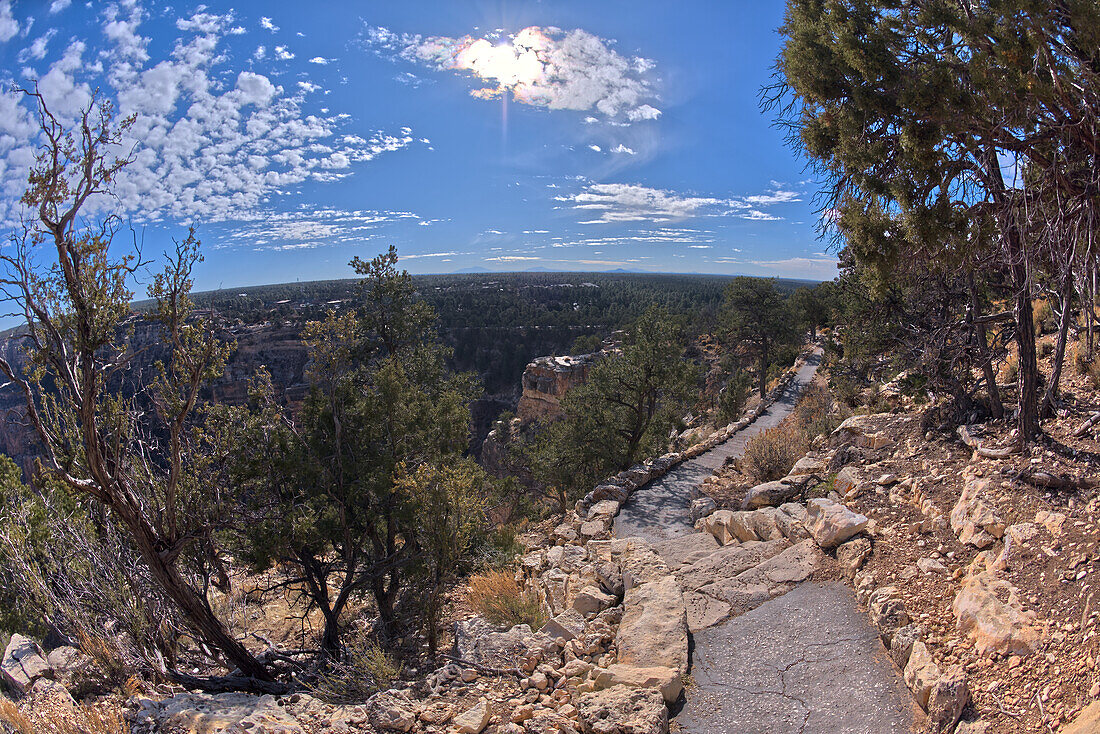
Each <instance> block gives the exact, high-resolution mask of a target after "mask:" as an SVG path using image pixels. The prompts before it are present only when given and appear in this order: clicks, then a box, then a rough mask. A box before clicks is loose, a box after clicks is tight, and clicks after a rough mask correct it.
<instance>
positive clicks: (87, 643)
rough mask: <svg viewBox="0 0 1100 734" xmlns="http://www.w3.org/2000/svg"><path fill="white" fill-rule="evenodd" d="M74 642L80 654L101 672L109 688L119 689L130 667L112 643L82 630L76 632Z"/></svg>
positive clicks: (124, 681) (129, 672)
mask: <svg viewBox="0 0 1100 734" xmlns="http://www.w3.org/2000/svg"><path fill="white" fill-rule="evenodd" d="M76 642H77V646H78V647H79V648H80V650H81V652H83V653H84V654H85V655H87V656H88V657H90V658H91V659H92V660H93V661H94V662H95V665H96V667H98V668H99V670H101V671H102V672H103V675H104V676H106V683H107V684H108V685H109V686H111V687H113V688H121V687H122V686H123V685H124V684H125V683H126V680H127V678H129V677H130V674H131V670H130V666H129V665H127V663H126V660H125V658H124V656H123V654H122V651H121V650H120V649H119V648H118V646H117V645H116V644H115V643H114V642H112V641H110V640H106V639H104V638H102V637H99V636H98V635H92V634H89V633H88V632H86V631H84V630H78V631H77V633H76Z"/></svg>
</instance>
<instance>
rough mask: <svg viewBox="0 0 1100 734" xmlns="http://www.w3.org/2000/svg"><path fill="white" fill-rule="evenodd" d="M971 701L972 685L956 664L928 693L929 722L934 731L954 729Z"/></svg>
mask: <svg viewBox="0 0 1100 734" xmlns="http://www.w3.org/2000/svg"><path fill="white" fill-rule="evenodd" d="M969 701H970V687H969V685H968V684H967V681H966V673H965V672H964V671H963V669H962V668H961V667H959V666H955V667H954V668H952V669H950V670H948V671H947V672H946V673H944V674H943V675H941V676H940V678H939V680H937V681H936V682H935V683H934V684H933V686H932V691H931V693H929V695H928V707H927V710H928V723H929V724H930V725H931V728H932V731H935V732H950V731H954V729H955V724H956V723H958V721H959V717H960V716H961V715H962V712H963V708H964V707H965V706H966V704H967V703H968V702H969Z"/></svg>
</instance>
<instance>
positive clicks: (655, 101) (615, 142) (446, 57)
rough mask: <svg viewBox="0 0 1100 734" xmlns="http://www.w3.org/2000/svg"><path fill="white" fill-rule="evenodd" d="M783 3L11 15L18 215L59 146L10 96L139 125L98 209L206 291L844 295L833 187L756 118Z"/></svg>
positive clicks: (560, 2) (0, 50)
mask: <svg viewBox="0 0 1100 734" xmlns="http://www.w3.org/2000/svg"><path fill="white" fill-rule="evenodd" d="M782 5H783V4H782V3H781V2H777V1H776V2H768V3H747V2H719V1H718V0H711V1H706V2H703V1H685V2H678V3H670V2H667V0H661V1H646V0H632V1H631V2H621V1H620V0H605V1H603V2H592V1H591V0H586V1H583V2H574V1H573V0H554V1H553V2H550V1H549V0H546V1H544V2H535V1H527V2H515V1H513V2H508V1H505V0H495V1H494V2H488V1H486V2H455V1H454V0H441V1H440V2H420V1H416V0H410V1H409V2H401V3H398V2H385V3H350V2H344V3H322V2H313V3H301V2H294V3H290V2H263V3H260V2H240V3H234V4H221V3H214V4H209V5H186V4H175V5H172V6H166V5H163V4H153V3H142V2H136V1H132V2H119V3H99V2H89V3H85V2H80V0H52V1H51V0H35V1H33V2H29V1H25V0H15V1H14V2H10V1H9V0H0V58H2V66H0V68H2V70H3V71H2V74H0V79H3V80H4V87H3V93H0V218H2V219H3V220H4V222H5V223H6V224H5V226H10V225H11V224H12V223H13V222H14V221H16V219H17V217H18V214H19V211H18V196H19V193H20V191H21V190H22V186H23V184H24V183H25V177H26V170H27V165H28V164H29V161H30V158H31V155H32V153H33V150H34V146H35V144H36V138H35V134H36V133H35V129H34V125H33V120H32V118H31V117H30V107H29V106H28V105H27V103H26V101H25V100H23V99H21V98H20V97H19V96H18V95H16V94H14V93H12V92H11V91H10V90H11V87H12V85H28V84H30V83H32V82H33V81H34V80H38V82H39V85H40V88H41V89H42V92H43V94H44V95H45V96H46V98H47V101H48V102H49V104H50V106H51V108H52V109H54V111H55V112H57V113H58V114H60V115H62V116H70V115H73V114H75V112H76V111H77V110H78V109H79V108H80V106H81V105H82V104H86V103H87V100H88V98H89V97H88V95H89V93H90V90H92V89H94V88H99V89H101V90H102V93H103V94H104V95H105V96H107V97H108V98H110V99H112V100H114V101H115V102H116V103H117V106H118V108H119V110H120V111H121V112H122V113H123V114H130V113H136V114H137V115H138V122H137V124H136V125H135V127H134V129H133V131H132V134H131V136H130V139H128V140H127V143H126V144H127V146H129V148H130V149H133V150H134V152H135V156H136V161H135V163H134V164H132V165H131V166H130V167H129V169H127V171H126V173H125V175H124V176H123V178H122V179H121V180H120V181H119V183H118V186H117V196H116V197H115V198H113V199H110V200H100V201H97V202H95V206H96V208H97V209H98V210H100V211H105V210H107V209H113V210H116V211H121V212H122V213H124V214H125V215H126V216H128V217H129V218H131V219H132V220H133V221H134V222H135V223H136V224H138V225H139V227H140V228H142V229H143V231H144V242H145V249H146V252H147V253H148V252H149V251H156V250H159V249H163V245H164V244H165V243H167V242H168V240H169V238H170V237H172V236H176V237H179V236H180V235H181V232H182V227H183V226H184V225H185V224H186V223H195V224H196V225H198V231H199V236H200V238H201V239H202V240H203V247H204V251H205V254H206V262H205V263H204V264H203V265H202V266H201V268H200V270H199V271H198V272H197V273H196V276H197V278H196V280H197V282H196V286H197V287H198V288H200V289H206V288H216V287H222V286H224V287H233V286H242V285H252V284H260V283H271V282H281V281H292V280H295V279H301V280H308V279H317V278H332V277H347V276H349V275H350V274H351V272H350V270H349V269H348V267H347V262H348V261H349V260H350V259H351V257H352V256H354V255H360V256H371V255H373V254H374V253H377V252H380V251H382V250H384V249H385V248H386V247H387V246H388V245H389V244H391V243H392V244H395V245H397V247H398V251H399V253H400V255H401V256H402V265H403V266H404V267H406V268H408V269H409V270H410V271H412V272H453V271H456V270H460V269H466V268H485V269H488V270H525V269H528V268H532V267H542V268H551V269H562V270H611V269H616V268H627V269H636V270H647V271H659V272H669V271H672V272H704V273H749V274H765V275H780V276H788V277H804V278H817V279H829V278H832V277H833V275H834V274H835V272H836V270H835V258H833V257H832V256H831V255H830V254H827V253H826V252H824V250H823V243H822V242H821V241H819V240H818V239H817V238H816V236H815V228H814V223H815V221H816V217H815V214H814V211H813V209H814V207H813V202H812V196H813V191H814V184H813V182H812V181H811V180H809V179H808V176H807V174H806V172H805V170H804V167H803V162H802V161H801V160H799V159H798V158H797V157H796V156H795V155H794V154H793V153H792V152H791V151H790V150H789V149H788V148H787V147H786V146H785V145H784V142H783V139H782V133H781V131H779V130H776V129H775V128H773V127H772V126H771V120H770V117H769V116H768V115H766V114H764V113H762V112H761V111H760V109H759V107H758V94H759V90H760V88H761V86H762V85H764V84H766V83H768V81H769V78H770V74H771V67H772V64H773V62H774V59H775V55H776V52H777V50H778V45H779V39H778V37H777V35H776V33H775V28H776V27H777V26H778V25H779V24H780V22H781V19H782Z"/></svg>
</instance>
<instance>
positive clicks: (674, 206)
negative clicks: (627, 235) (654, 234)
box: [555, 184, 725, 224]
mask: <svg viewBox="0 0 1100 734" xmlns="http://www.w3.org/2000/svg"><path fill="white" fill-rule="evenodd" d="M555 198H556V199H557V200H558V201H562V202H567V203H569V204H572V206H573V208H574V209H577V210H580V211H583V212H585V213H599V217H598V218H597V219H590V220H586V221H583V222H581V223H582V224H596V223H610V222H647V221H648V222H668V221H673V220H679V219H685V218H687V217H693V216H697V215H700V214H703V213H706V212H712V211H713V210H714V208H716V207H720V206H722V205H723V204H724V203H725V202H724V201H723V200H722V199H715V198H713V197H700V196H682V195H680V194H677V193H675V192H672V191H664V190H662V189H654V188H650V187H648V186H641V185H638V184H591V185H589V186H586V187H585V189H584V191H582V192H581V193H578V194H572V195H570V196H558V197H555Z"/></svg>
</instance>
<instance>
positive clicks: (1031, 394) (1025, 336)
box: [1013, 265, 1039, 446]
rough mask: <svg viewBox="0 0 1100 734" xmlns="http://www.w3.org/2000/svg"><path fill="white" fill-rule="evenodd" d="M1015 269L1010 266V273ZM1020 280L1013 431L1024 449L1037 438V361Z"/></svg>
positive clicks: (1031, 322)
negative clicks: (1017, 399)
mask: <svg viewBox="0 0 1100 734" xmlns="http://www.w3.org/2000/svg"><path fill="white" fill-rule="evenodd" d="M1020 267H1021V268H1023V267H1024V266H1023V265H1021V266H1020ZM1015 269H1016V268H1015V267H1014V268H1013V270H1015ZM1014 274H1015V273H1014ZM1022 280H1023V282H1022V283H1019V282H1018V283H1017V284H1016V303H1015V311H1016V345H1017V347H1018V348H1019V362H1018V363H1017V366H1018V370H1017V379H1018V382H1019V390H1020V414H1019V417H1018V418H1017V428H1018V430H1019V434H1020V445H1021V446H1026V445H1027V444H1028V443H1030V442H1031V441H1033V440H1035V439H1036V438H1037V437H1038V436H1039V362H1038V359H1037V358H1036V356H1035V321H1034V319H1033V318H1032V313H1031V289H1030V286H1029V285H1028V283H1027V279H1026V276H1025V277H1024V278H1023V279H1022Z"/></svg>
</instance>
